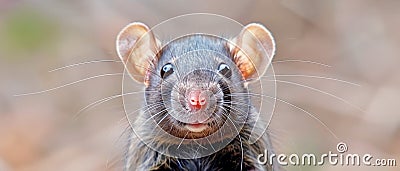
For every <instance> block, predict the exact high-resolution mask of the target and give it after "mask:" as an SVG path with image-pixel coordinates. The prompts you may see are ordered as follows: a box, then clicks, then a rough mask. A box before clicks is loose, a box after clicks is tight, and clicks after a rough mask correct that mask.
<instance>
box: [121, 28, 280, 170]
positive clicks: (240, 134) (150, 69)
mask: <svg viewBox="0 0 400 171" xmlns="http://www.w3.org/2000/svg"><path fill="white" fill-rule="evenodd" d="M116 48H117V53H118V56H119V57H120V58H121V60H122V61H123V63H124V66H125V68H126V69H127V71H128V73H129V74H130V76H131V78H132V79H134V80H136V81H138V82H141V83H143V84H144V86H145V92H144V98H145V104H144V105H145V106H144V108H143V109H142V111H141V112H140V113H139V114H138V116H137V119H136V120H135V121H132V122H133V124H132V126H133V129H134V130H135V131H136V133H138V134H140V136H141V137H140V139H139V138H138V137H136V136H135V134H134V133H133V131H131V132H130V134H131V136H130V138H129V140H128V141H129V145H128V147H127V149H126V155H125V164H124V165H125V166H124V170H126V171H128V170H260V171H262V170H264V171H266V170H268V171H271V170H272V166H271V165H261V164H259V163H258V162H257V159H256V158H257V155H258V154H261V153H263V152H264V149H269V150H271V148H272V147H271V143H270V137H269V135H268V133H264V134H263V136H262V137H261V138H260V139H259V140H257V141H256V142H255V143H253V144H250V143H249V142H248V141H247V140H248V139H249V136H250V134H251V130H252V129H253V128H254V127H255V118H254V116H255V114H256V112H257V111H256V110H255V109H254V107H253V105H252V104H251V102H250V98H251V97H250V96H249V95H246V93H248V88H247V86H248V84H251V82H252V81H253V80H258V79H259V78H260V77H261V76H262V74H263V73H264V72H265V71H266V69H267V67H268V66H269V64H270V62H271V60H272V57H273V56H274V54H275V42H274V39H273V37H272V35H271V33H270V32H269V31H268V30H267V29H266V28H265V27H264V26H263V25H261V24H256V23H251V24H248V25H246V26H245V27H243V29H242V31H241V32H240V33H238V35H237V36H236V37H235V38H232V39H226V38H221V37H218V36H213V35H207V34H192V35H186V36H183V37H179V38H177V39H174V40H172V41H171V42H169V43H168V44H165V45H162V43H161V41H160V40H158V39H157V38H156V36H155V35H154V33H153V32H152V31H151V30H150V29H149V27H147V26H146V25H145V24H143V23H139V22H134V23H131V24H129V25H127V26H126V27H124V28H123V29H122V30H121V32H120V33H119V35H118V36H117V41H116ZM149 120H151V121H149ZM143 123H145V124H143ZM224 124H225V125H228V126H227V127H226V128H227V129H223V130H222V129H221V127H222V126H223V125H224ZM139 125H140V127H139ZM155 127H157V128H160V130H161V129H162V130H161V132H164V131H165V133H164V134H157V133H156V131H154V129H155ZM228 128H229V129H228ZM234 129H238V130H236V131H235V130H234ZM210 135H214V136H213V138H208V139H207V141H205V140H204V138H207V137H209V136H210ZM168 136H174V137H177V138H178V139H183V140H188V141H183V140H182V141H180V142H179V141H174V140H173V139H170V138H168ZM201 139H202V140H203V141H202V140H201ZM147 140H149V141H147ZM190 140H199V141H195V142H196V143H198V144H197V145H198V146H207V145H211V146H213V145H216V144H218V143H221V142H225V143H226V145H224V146H223V147H221V149H219V150H215V152H213V153H210V154H207V155H205V156H200V157H196V156H195V155H192V154H191V153H192V152H190V148H191V147H193V144H190V143H187V142H192V143H193V142H194V141H190ZM144 141H146V142H147V143H150V145H149V144H147V143H145V142H144ZM182 142H183V143H182ZM191 145H192V146H191ZM195 145H196V144H195ZM150 146H151V147H152V148H150ZM154 147H156V148H159V149H154ZM207 147H208V146H207ZM173 148H176V149H179V150H182V151H184V150H185V149H186V150H188V151H189V152H187V153H188V154H185V155H186V156H185V157H183V158H180V157H177V156H169V155H166V154H164V153H162V152H160V150H164V152H165V151H167V152H168V150H170V149H173ZM179 150H178V152H179ZM197 150H199V149H197ZM201 150H203V149H201ZM203 151H204V150H203ZM182 154H184V153H182ZM191 155H192V156H191Z"/></svg>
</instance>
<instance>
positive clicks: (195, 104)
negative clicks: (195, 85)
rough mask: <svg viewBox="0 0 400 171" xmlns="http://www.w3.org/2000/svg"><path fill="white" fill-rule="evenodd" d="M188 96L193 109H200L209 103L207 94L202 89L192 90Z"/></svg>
mask: <svg viewBox="0 0 400 171" xmlns="http://www.w3.org/2000/svg"><path fill="white" fill-rule="evenodd" d="M188 98H189V104H190V107H191V108H192V109H196V110H199V109H201V108H202V107H203V106H204V105H206V104H207V96H206V95H205V93H203V92H202V91H201V90H192V91H190V92H189V97H188Z"/></svg>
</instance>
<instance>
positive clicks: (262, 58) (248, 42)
mask: <svg viewBox="0 0 400 171" xmlns="http://www.w3.org/2000/svg"><path fill="white" fill-rule="evenodd" d="M229 47H230V51H231V53H232V55H233V57H234V62H235V63H236V65H237V66H238V68H239V69H240V71H241V72H242V76H243V78H244V79H245V80H257V79H259V78H260V77H261V76H262V75H263V74H264V73H265V72H266V70H267V69H268V66H269V65H270V64H271V61H272V58H273V56H274V54H275V41H274V38H273V37H272V35H271V33H270V32H269V31H268V30H267V29H266V28H265V27H264V26H263V25H261V24H256V23H251V24H248V25H247V26H245V27H244V28H243V29H242V31H241V32H240V33H239V35H238V36H237V37H235V38H234V39H232V40H231V43H230V44H229Z"/></svg>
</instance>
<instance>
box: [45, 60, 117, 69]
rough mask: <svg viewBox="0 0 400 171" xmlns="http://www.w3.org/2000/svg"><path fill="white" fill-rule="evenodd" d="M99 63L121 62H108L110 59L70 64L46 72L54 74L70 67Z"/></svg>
mask: <svg viewBox="0 0 400 171" xmlns="http://www.w3.org/2000/svg"><path fill="white" fill-rule="evenodd" d="M99 62H119V63H120V62H121V61H120V60H110V59H101V60H93V61H86V62H80V63H75V64H70V65H67V66H63V67H59V68H56V69H52V70H50V71H48V72H54V71H59V70H63V69H67V68H71V67H76V66H79V65H84V64H92V63H99Z"/></svg>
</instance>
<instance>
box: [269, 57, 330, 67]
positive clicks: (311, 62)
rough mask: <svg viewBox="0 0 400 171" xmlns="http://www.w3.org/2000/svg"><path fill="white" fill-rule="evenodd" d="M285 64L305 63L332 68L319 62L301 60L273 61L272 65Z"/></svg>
mask: <svg viewBox="0 0 400 171" xmlns="http://www.w3.org/2000/svg"><path fill="white" fill-rule="evenodd" d="M283 62H303V63H310V64H317V65H321V66H324V67H332V66H330V65H327V64H323V63H319V62H314V61H306V60H299V59H288V60H280V61H273V62H272V63H273V64H274V63H283Z"/></svg>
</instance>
